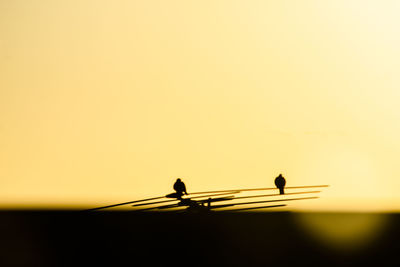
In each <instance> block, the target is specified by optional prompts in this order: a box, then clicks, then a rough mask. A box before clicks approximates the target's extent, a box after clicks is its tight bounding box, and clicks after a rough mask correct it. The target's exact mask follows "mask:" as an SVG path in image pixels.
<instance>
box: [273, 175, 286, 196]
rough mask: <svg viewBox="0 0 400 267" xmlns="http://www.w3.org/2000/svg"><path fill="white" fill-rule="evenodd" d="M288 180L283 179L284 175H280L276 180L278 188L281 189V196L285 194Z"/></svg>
mask: <svg viewBox="0 0 400 267" xmlns="http://www.w3.org/2000/svg"><path fill="white" fill-rule="evenodd" d="M285 184H286V180H285V178H283V176H282V174H279V176H278V177H276V178H275V185H276V187H278V188H279V194H281V195H283V194H285V192H284V190H283V189H284V188H285Z"/></svg>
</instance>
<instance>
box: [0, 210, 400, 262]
mask: <svg viewBox="0 0 400 267" xmlns="http://www.w3.org/2000/svg"><path fill="white" fill-rule="evenodd" d="M0 219H1V224H0V235H1V239H0V240H1V241H0V249H1V252H0V253H1V254H0V255H1V257H0V266H96V265H100V264H101V265H105V264H106V265H109V266H148V265H157V266H159V265H160V266H164V265H174V266H207V265H208V266H210V265H219V266H271V265H272V266H276V265H283V266H287V265H292V266H299V264H307V265H309V266H310V265H311V266H313V265H317V264H318V265H323V266H327V265H328V266H338V265H341V266H343V265H345V266H354V265H356V264H357V265H358V264H365V265H367V264H368V265H370V264H371V263H372V262H374V263H379V265H388V264H389V263H391V262H393V264H394V262H396V261H397V260H398V258H397V253H398V251H399V248H400V245H399V244H398V240H397V239H398V238H399V237H400V214H379V213H371V214H366V213H365V214H364V213H296V212H271V213H261V212H258V213H223V212H219V213H210V214H175V213H165V212H164V213H134V212H86V213H85V212H80V211H1V212H0Z"/></svg>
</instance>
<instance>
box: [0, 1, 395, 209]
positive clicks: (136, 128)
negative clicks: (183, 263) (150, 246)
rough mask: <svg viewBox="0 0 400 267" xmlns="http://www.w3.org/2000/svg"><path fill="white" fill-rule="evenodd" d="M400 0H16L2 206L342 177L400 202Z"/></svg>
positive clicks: (376, 199) (8, 44)
mask: <svg viewBox="0 0 400 267" xmlns="http://www.w3.org/2000/svg"><path fill="white" fill-rule="evenodd" d="M399 13H400V2H398V1H372V0H371V1H364V0H363V1H361V0H360V1H317V0H316V1H244V0H243V1H230V0H229V1H228V0H226V1H187V0H180V1H173V0H172V1H162V0H160V1H152V0H150V1H122V0H118V1H116V0H113V1H104V0H101V1H98V0H96V1H95V0H93V1H81V0H79V1H78V0H74V1H53V0H43V1H28V0H26V1H11V0H9V1H6V0H2V1H0V204H1V206H2V207H17V206H19V207H21V206H30V207H35V206H36V207H43V206H46V207H50V206H64V207H65V206H69V205H76V206H82V207H83V206H85V207H86V206H87V207H90V206H98V205H103V204H111V203H114V202H116V203H117V202H123V201H129V200H134V199H136V198H141V197H151V196H158V195H163V194H166V193H170V192H171V190H172V184H173V182H174V181H175V179H176V178H177V177H181V178H182V179H183V180H184V182H185V183H186V185H187V187H188V190H189V192H190V191H204V190H218V189H230V188H240V187H245V188H249V187H268V186H273V180H274V178H275V177H276V176H277V175H278V174H279V173H282V174H283V175H284V176H285V177H286V179H287V185H288V186H290V185H292V186H296V185H311V184H330V185H331V187H329V188H327V189H324V192H323V194H321V197H322V198H321V199H319V200H313V201H308V202H303V203H296V204H295V205H294V206H293V207H295V208H298V209H302V208H307V209H318V210H349V209H351V210H396V211H398V210H400V197H399V194H398V189H399V188H400V179H399V178H398V177H399V175H400V166H399V164H398V155H399V153H400V140H399V136H400V124H399V123H398V122H399V119H400V108H399V105H398V102H399V99H400V98H399V97H400V88H399V86H400V75H399V70H400V49H399V47H400V16H399V15H398V14H399Z"/></svg>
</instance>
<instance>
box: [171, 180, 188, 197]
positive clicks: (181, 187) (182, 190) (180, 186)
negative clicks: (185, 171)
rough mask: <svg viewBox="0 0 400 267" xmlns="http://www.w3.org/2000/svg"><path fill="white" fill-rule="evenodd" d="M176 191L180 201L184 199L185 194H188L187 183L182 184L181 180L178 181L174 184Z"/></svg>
mask: <svg viewBox="0 0 400 267" xmlns="http://www.w3.org/2000/svg"><path fill="white" fill-rule="evenodd" d="M174 190H175V191H176V194H177V195H178V198H179V199H180V198H181V197H182V195H183V193H185V195H187V194H188V193H187V192H186V186H185V183H184V182H182V181H181V179H180V178H178V179H176V182H175V184H174Z"/></svg>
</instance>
